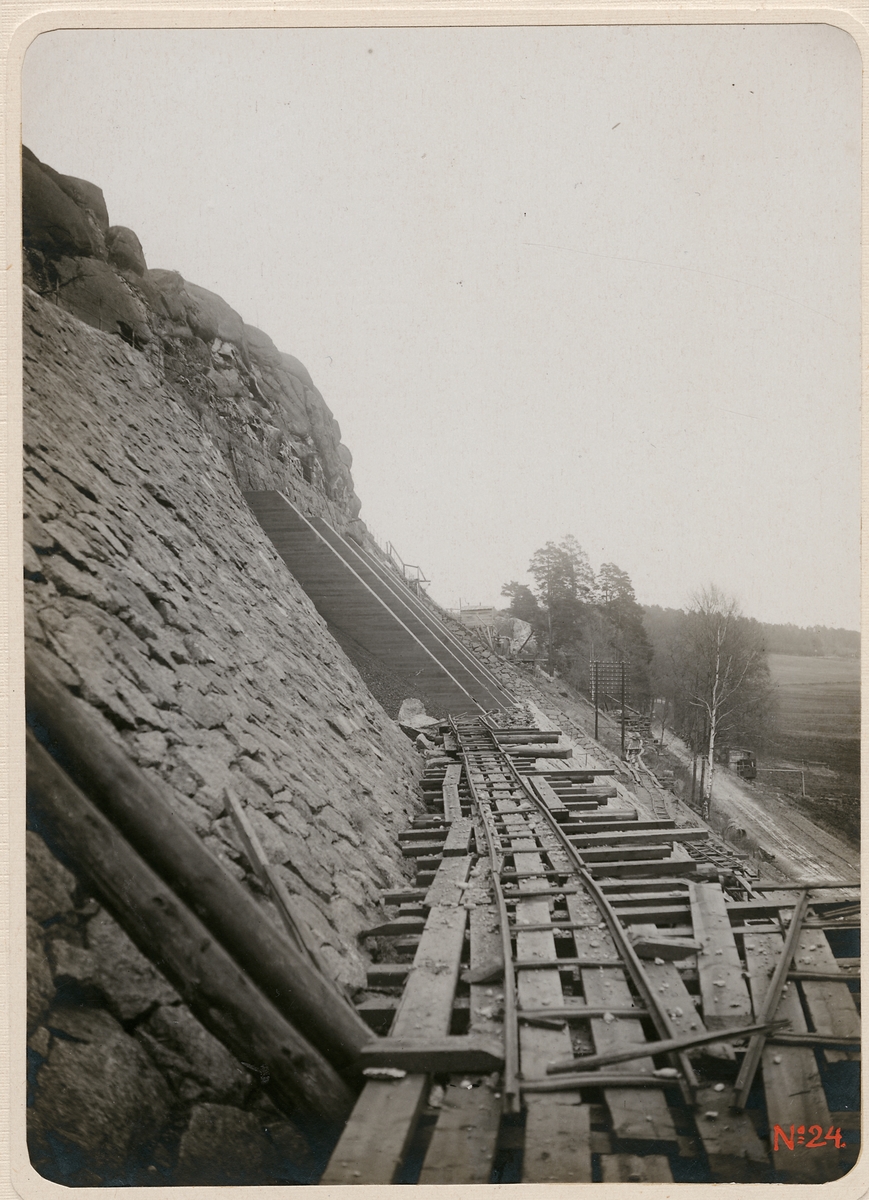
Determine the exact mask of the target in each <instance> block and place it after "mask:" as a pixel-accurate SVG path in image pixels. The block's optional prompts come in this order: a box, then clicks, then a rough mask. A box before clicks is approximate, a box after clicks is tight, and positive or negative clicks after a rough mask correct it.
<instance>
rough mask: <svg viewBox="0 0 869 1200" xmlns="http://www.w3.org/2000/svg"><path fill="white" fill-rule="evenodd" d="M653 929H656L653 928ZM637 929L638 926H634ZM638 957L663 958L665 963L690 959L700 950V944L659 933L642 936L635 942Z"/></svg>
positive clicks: (688, 939)
mask: <svg viewBox="0 0 869 1200" xmlns="http://www.w3.org/2000/svg"><path fill="white" fill-rule="evenodd" d="M653 928H655V927H654V926H653ZM634 929H636V926H634ZM633 945H634V950H635V951H636V954H637V957H638V958H642V959H649V958H650V959H656V958H662V959H664V961H665V962H675V961H679V960H681V959H685V958H689V957H690V956H691V955H692V954H696V953H697V951H698V950H699V949H700V943H699V942H695V941H693V940H691V939H690V938H676V937H671V938H668V937H665V936H664V935H663V934H660V933H658V931H657V929H656V928H655V932H654V933H646V934H642V935H641V936H640V937H638V938H637V939H636V940H635V941H634V944H633Z"/></svg>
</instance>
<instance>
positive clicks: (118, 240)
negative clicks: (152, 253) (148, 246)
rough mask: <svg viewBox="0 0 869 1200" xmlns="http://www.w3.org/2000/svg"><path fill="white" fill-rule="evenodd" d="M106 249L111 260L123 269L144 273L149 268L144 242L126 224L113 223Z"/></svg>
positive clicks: (136, 273) (107, 236) (134, 272)
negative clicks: (143, 246)
mask: <svg viewBox="0 0 869 1200" xmlns="http://www.w3.org/2000/svg"><path fill="white" fill-rule="evenodd" d="M106 249H107V250H108V253H109V262H110V263H111V264H112V266H114V267H118V268H119V269H120V270H121V271H132V273H133V274H134V275H144V274H145V272H146V271H147V269H148V266H147V264H146V262H145V254H144V251H143V250H142V243H141V242H140V241H139V239H138V237H136V235H135V233H133V231H132V229H127V227H126V226H125V225H112V226H111V228H110V229H109V230H108V231H107V233H106Z"/></svg>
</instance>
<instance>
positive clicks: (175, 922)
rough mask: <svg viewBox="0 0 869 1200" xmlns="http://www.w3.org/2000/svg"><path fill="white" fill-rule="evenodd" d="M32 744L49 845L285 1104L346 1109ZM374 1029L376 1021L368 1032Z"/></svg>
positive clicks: (335, 1086) (306, 1056)
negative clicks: (259, 1066) (258, 1066)
mask: <svg viewBox="0 0 869 1200" xmlns="http://www.w3.org/2000/svg"><path fill="white" fill-rule="evenodd" d="M26 742H27V791H28V801H29V807H30V813H31V819H33V820H34V822H35V823H36V825H37V827H38V828H39V831H40V833H41V834H42V835H43V836H44V837H45V839H46V841H47V842H48V844H49V847H50V848H52V849H53V850H56V851H57V852H58V853H59V854H60V855H61V857H62V859H63V860H65V861H66V862H67V863H68V864H70V865H71V866H72V867H73V868H74V870H75V871H76V872H77V873H79V874H80V875H81V876H82V877H83V878H84V879H85V881H86V882H87V884H88V886H89V887H90V888H92V889H93V891H94V894H95V895H96V896H97V898H98V899H99V901H100V902H101V903H102V904H103V905H105V907H106V909H107V910H108V911H109V912H110V913H111V915H112V916H113V917H114V918H115V920H116V921H117V922H118V924H119V925H120V926H121V928H122V929H123V930H124V932H125V933H126V934H128V936H129V937H130V938H131V940H132V941H133V942H134V943H135V944H136V946H137V947H138V948H139V950H141V952H142V953H143V954H144V955H145V957H146V958H148V959H149V960H150V961H151V962H152V963H153V964H154V965H155V966H156V967H157V969H158V970H159V971H160V973H161V974H162V975H164V976H165V977H166V978H167V979H168V980H169V982H170V983H171V984H172V985H173V987H174V988H175V989H176V990H177V992H178V994H179V995H180V996H181V998H182V1000H183V1001H184V1002H185V1003H186V1004H187V1005H188V1006H189V1008H190V1010H191V1012H192V1013H193V1015H194V1016H195V1017H196V1018H197V1020H199V1021H201V1022H202V1024H203V1025H204V1026H205V1028H206V1029H207V1030H208V1031H209V1033H211V1034H213V1035H214V1036H215V1037H216V1038H217V1039H218V1040H219V1041H220V1042H222V1043H223V1044H224V1046H226V1047H227V1048H228V1049H229V1050H230V1051H231V1053H232V1054H234V1055H235V1056H236V1058H238V1059H241V1060H243V1061H245V1062H255V1063H263V1065H264V1068H265V1069H266V1070H267V1071H268V1074H269V1076H270V1079H271V1090H272V1092H273V1094H274V1097H275V1099H276V1101H277V1103H278V1104H279V1106H280V1107H282V1108H284V1109H285V1111H287V1112H292V1111H293V1110H294V1109H295V1108H296V1107H299V1106H300V1107H301V1108H302V1109H303V1110H307V1111H308V1112H310V1113H315V1114H317V1115H319V1116H320V1117H322V1118H324V1119H326V1120H328V1121H338V1120H341V1119H343V1118H344V1117H346V1116H347V1114H348V1113H349V1111H350V1109H351V1107H352V1105H353V1093H352V1092H351V1090H350V1088H349V1087H348V1086H347V1084H346V1083H345V1082H344V1081H343V1080H342V1079H341V1078H340V1076H339V1075H338V1073H337V1071H336V1070H335V1068H334V1067H332V1066H331V1065H330V1063H329V1062H327V1060H326V1059H325V1058H324V1057H323V1056H322V1055H321V1054H320V1053H319V1051H318V1050H317V1049H316V1048H315V1047H314V1046H313V1045H311V1043H310V1042H308V1041H307V1040H306V1039H305V1038H304V1037H303V1036H302V1035H301V1034H300V1033H299V1031H298V1030H297V1029H295V1028H294V1027H293V1026H292V1025H291V1024H290V1022H289V1021H287V1020H286V1019H285V1018H284V1017H283V1016H282V1015H281V1014H280V1013H279V1012H278V1010H277V1009H276V1008H275V1007H273V1005H272V1004H271V1003H269V1001H268V1000H267V999H266V997H265V996H263V994H262V993H261V992H260V991H259V990H258V989H257V988H256V987H255V986H254V984H253V983H252V982H251V980H250V979H249V978H248V976H247V975H246V973H245V971H244V970H243V969H242V968H241V967H240V966H239V965H238V964H236V963H235V962H234V961H233V960H232V958H231V957H230V956H229V954H228V953H227V951H226V950H225V949H224V948H223V947H222V946H221V945H219V943H217V942H216V941H215V940H214V938H213V937H211V936H209V934H208V931H207V930H206V928H205V927H204V925H203V924H202V923H201V922H200V921H199V920H198V918H197V917H196V916H195V915H194V914H193V913H192V912H191V911H190V910H189V909H188V908H187V907H186V906H185V905H184V904H182V902H181V901H180V900H179V899H178V897H177V896H175V895H174V894H173V892H172V891H171V890H170V888H169V887H168V885H167V884H166V883H165V882H164V881H163V880H162V879H160V878H159V876H158V875H157V874H156V873H155V872H154V871H152V870H151V868H150V867H149V866H148V865H147V864H146V863H145V862H144V861H143V860H142V859H141V858H140V857H139V855H138V854H137V853H136V852H135V850H134V849H133V848H132V846H130V844H129V843H128V842H127V841H126V840H125V839H124V838H123V837H121V835H120V834H119V833H118V831H117V830H116V829H115V827H114V826H113V825H112V824H111V822H110V821H109V820H108V819H107V818H106V817H105V816H104V815H103V814H102V813H101V812H100V811H99V810H98V809H97V808H96V807H95V806H94V805H93V804H91V802H90V801H89V800H88V799H87V797H86V796H85V795H84V793H83V792H81V791H80V790H79V789H78V788H77V787H76V786H75V784H74V783H73V782H72V781H71V780H70V779H69V777H68V775H67V774H66V773H65V772H64V771H62V770H61V768H60V767H59V766H58V765H57V763H56V762H55V761H54V759H53V758H51V756H50V755H49V753H48V751H47V750H45V749H44V748H43V747H42V746H41V745H40V744H39V743H38V742H37V741H36V738H35V737H34V736H33V734H32V733H31V732H30V731H29V730H28V731H27V737H26ZM354 1016H356V1014H355V1013H354ZM356 1019H357V1020H358V1021H359V1022H360V1024H361V1023H362V1021H361V1018H359V1017H357V1018H356ZM371 1036H372V1035H371V1032H370V1030H368V1029H367V1027H366V1040H368V1041H370V1040H371Z"/></svg>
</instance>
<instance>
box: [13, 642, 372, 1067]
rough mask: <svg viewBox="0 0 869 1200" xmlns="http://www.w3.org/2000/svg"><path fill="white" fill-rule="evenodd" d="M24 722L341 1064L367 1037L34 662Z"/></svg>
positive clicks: (325, 982) (84, 709)
mask: <svg viewBox="0 0 869 1200" xmlns="http://www.w3.org/2000/svg"><path fill="white" fill-rule="evenodd" d="M26 692H27V694H26V701H27V710H28V720H29V721H32V722H34V723H35V725H38V726H41V727H42V728H43V729H45V730H47V731H48V733H49V734H50V736H51V738H52V742H53V744H54V746H56V747H57V751H56V752H57V753H58V754H59V755H62V756H63V759H64V762H65V763H66V764H67V767H68V771H69V775H70V778H71V779H72V780H73V781H74V782H75V783H76V785H77V786H78V787H80V788H81V789H82V791H83V792H84V793H85V794H86V795H87V797H88V799H89V800H90V801H91V802H92V803H93V804H95V805H96V806H97V808H98V809H99V810H100V811H101V812H102V813H104V814H105V816H107V817H108V818H109V820H110V821H111V822H112V824H113V825H114V826H115V827H116V829H117V830H118V832H119V833H120V834H121V835H122V836H123V837H124V838H125V839H126V840H127V841H128V842H129V843H130V845H131V846H132V847H133V848H134V849H135V850H136V852H137V854H139V855H140V856H141V858H142V859H143V860H144V861H145V862H146V863H147V864H148V866H149V867H150V868H151V870H153V871H154V872H155V873H156V874H157V875H158V876H159V877H160V878H161V879H163V880H164V881H165V882H166V883H167V884H168V885H169V887H170V888H171V890H172V891H173V892H174V893H175V895H177V896H178V898H179V899H180V900H181V901H182V903H184V904H185V905H186V906H187V907H188V908H189V909H190V910H191V912H193V913H195V915H196V916H197V917H198V919H199V920H200V921H201V922H202V924H203V925H204V926H205V927H206V928H207V929H208V930H209V932H210V933H211V935H212V936H213V937H215V938H217V940H218V941H219V942H220V943H221V945H222V946H224V947H225V949H226V950H227V952H228V953H229V954H230V956H231V957H232V958H233V959H234V960H235V961H236V962H237V963H238V964H239V966H241V967H243V968H244V970H245V971H247V973H248V975H250V977H251V979H252V980H253V981H254V982H255V983H256V985H257V986H258V987H259V988H260V990H261V991H262V993H263V994H264V995H265V996H268V997H270V998H272V999H273V1001H274V1004H275V1006H276V1007H277V1008H278V1009H279V1010H280V1011H281V1012H282V1013H283V1014H284V1016H286V1017H287V1019H288V1020H289V1021H290V1022H291V1023H292V1024H293V1025H294V1026H296V1028H297V1029H298V1030H299V1031H300V1032H301V1033H303V1034H304V1036H305V1037H306V1038H308V1039H309V1040H310V1041H311V1042H313V1044H314V1045H315V1046H317V1047H318V1048H319V1049H320V1050H321V1051H322V1053H323V1054H324V1055H325V1056H326V1057H327V1058H328V1059H329V1061H330V1062H334V1063H336V1064H338V1065H339V1066H349V1065H350V1064H351V1063H352V1061H353V1059H354V1058H355V1057H356V1054H357V1053H358V1052H359V1050H361V1048H362V1047H363V1046H364V1045H365V1044H366V1042H368V1041H370V1040H371V1031H370V1030H369V1029H368V1027H367V1026H366V1025H365V1022H364V1021H362V1019H361V1018H360V1017H359V1016H358V1015H357V1013H356V1011H355V1009H354V1008H353V1006H352V1004H351V1003H350V1002H349V1001H348V1000H346V999H345V998H344V997H343V996H341V995H340V994H339V992H338V991H337V989H336V987H335V985H334V984H333V983H332V981H331V980H330V979H327V978H325V977H324V976H323V975H321V974H320V972H319V971H318V970H317V969H316V967H315V966H314V965H313V964H312V963H311V961H310V959H309V958H308V956H307V955H305V954H302V953H301V952H300V951H299V950H297V949H296V947H295V946H294V945H293V944H292V942H290V940H289V939H288V938H287V936H286V935H285V934H284V932H283V930H281V929H279V928H278V927H277V926H275V925H274V924H273V923H272V921H271V920H270V919H269V917H268V914H267V913H266V912H264V910H263V909H262V908H261V907H260V905H259V904H257V902H256V901H255V900H254V898H253V897H252V896H251V894H250V892H248V891H247V890H246V889H245V888H244V887H243V886H242V885H241V884H240V883H239V882H238V881H237V880H236V879H235V878H234V877H233V876H232V875H230V874H229V873H228V872H227V871H226V870H224V868H223V867H222V866H221V865H220V863H219V862H218V861H217V859H216V858H214V857H213V855H212V854H211V853H210V852H209V851H208V850H207V849H206V847H205V846H204V845H203V844H202V842H201V841H200V839H199V837H198V836H197V835H196V834H195V833H194V832H193V830H192V829H190V828H189V827H188V826H187V825H185V824H184V822H183V821H182V820H181V819H180V817H178V816H177V815H176V814H175V813H174V812H173V811H172V808H171V806H170V804H169V802H168V800H167V799H166V798H165V796H164V795H163V793H162V792H161V791H160V790H158V788H157V787H156V786H155V785H154V784H152V783H151V781H150V780H149V779H148V778H147V776H145V775H144V774H143V773H142V772H141V771H140V770H139V768H138V767H136V766H135V765H134V764H133V763H132V762H130V760H129V758H128V757H127V755H126V753H125V752H124V750H122V749H121V748H120V747H119V746H118V745H117V744H116V743H115V742H113V741H112V740H111V739H110V738H109V737H108V736H107V735H106V734H105V733H103V732H102V730H101V729H100V727H99V726H98V725H97V723H96V722H95V721H94V720H93V719H92V718H91V716H90V713H89V709H88V706H87V705H86V704H85V703H84V702H83V701H80V700H78V699H77V698H76V697H74V696H71V695H70V693H69V692H68V691H67V690H66V688H64V687H62V686H61V685H60V684H58V683H56V682H55V681H54V680H53V679H52V678H51V676H50V675H48V673H47V672H46V671H45V670H44V669H43V668H42V667H41V666H39V665H38V664H37V663H36V662H35V661H32V660H28V661H27V664H26Z"/></svg>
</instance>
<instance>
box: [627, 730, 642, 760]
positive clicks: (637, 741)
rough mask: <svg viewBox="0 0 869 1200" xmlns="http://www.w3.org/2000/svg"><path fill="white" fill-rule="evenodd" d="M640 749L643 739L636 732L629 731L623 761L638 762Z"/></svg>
mask: <svg viewBox="0 0 869 1200" xmlns="http://www.w3.org/2000/svg"><path fill="white" fill-rule="evenodd" d="M642 749H643V739H642V738H641V737H640V735H639V733H638V732H637V730H636V729H631V730H629V732H628V736H627V740H626V741H625V761H626V762H629V763H635V762H638V761H639V757H640V752H641V751H642Z"/></svg>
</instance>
